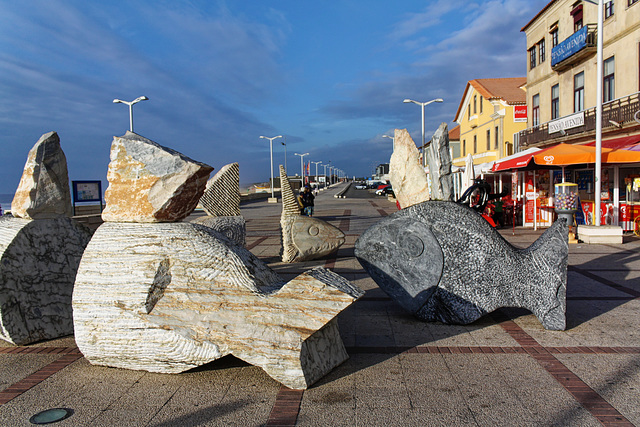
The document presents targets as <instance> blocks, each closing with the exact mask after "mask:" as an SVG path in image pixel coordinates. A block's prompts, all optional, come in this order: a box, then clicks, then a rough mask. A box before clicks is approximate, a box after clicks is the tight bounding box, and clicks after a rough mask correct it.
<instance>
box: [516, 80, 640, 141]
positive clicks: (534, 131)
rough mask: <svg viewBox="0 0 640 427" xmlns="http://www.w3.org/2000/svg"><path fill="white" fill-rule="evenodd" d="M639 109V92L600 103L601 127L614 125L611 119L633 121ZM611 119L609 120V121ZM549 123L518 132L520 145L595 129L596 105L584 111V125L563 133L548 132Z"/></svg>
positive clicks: (622, 122) (622, 121)
mask: <svg viewBox="0 0 640 427" xmlns="http://www.w3.org/2000/svg"><path fill="white" fill-rule="evenodd" d="M638 110H640V92H637V93H634V94H633V95H629V96H625V97H622V98H618V99H615V100H613V101H610V102H607V103H606V104H603V105H602V129H606V128H608V127H609V128H610V127H614V126H616V125H615V124H614V123H611V121H614V122H616V123H618V124H620V125H624V124H625V123H630V122H633V121H634V117H633V116H634V114H635V113H636V112H637V111H638ZM610 120H611V121H610ZM549 123H550V122H546V123H543V124H541V125H538V126H533V127H530V128H527V129H525V130H523V131H520V132H519V133H518V135H519V139H518V141H519V143H520V146H521V147H526V146H531V145H537V144H539V143H541V142H547V143H549V142H553V141H554V140H555V139H557V138H565V137H566V136H571V135H577V134H581V133H584V132H590V131H595V129H596V107H594V108H590V109H588V110H585V111H584V125H582V126H578V127H575V128H571V129H565V130H564V134H562V133H561V132H555V133H552V134H549Z"/></svg>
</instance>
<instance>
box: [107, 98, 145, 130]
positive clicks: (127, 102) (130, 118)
mask: <svg viewBox="0 0 640 427" xmlns="http://www.w3.org/2000/svg"><path fill="white" fill-rule="evenodd" d="M147 99H149V98H147V97H146V96H139V97H138V98H136V99H134V100H133V101H123V100H122V99H114V100H113V103H114V104H126V105H128V106H129V130H130V131H131V132H133V106H134V104H137V103H138V102H140V101H146V100H147Z"/></svg>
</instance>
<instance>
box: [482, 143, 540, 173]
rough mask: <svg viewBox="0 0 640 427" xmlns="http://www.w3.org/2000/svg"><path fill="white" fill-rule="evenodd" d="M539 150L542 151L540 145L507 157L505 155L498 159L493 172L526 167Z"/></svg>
mask: <svg viewBox="0 0 640 427" xmlns="http://www.w3.org/2000/svg"><path fill="white" fill-rule="evenodd" d="M538 151H541V150H540V148H538V147H531V148H527V149H526V150H524V151H520V152H519V153H516V154H512V155H510V156H507V157H503V158H502V159H500V160H496V162H495V163H494V164H493V168H491V170H492V171H493V172H500V171H506V170H509V169H519V168H524V167H526V166H527V165H528V164H529V163H530V162H531V159H533V155H534V154H536V153H537V152H538Z"/></svg>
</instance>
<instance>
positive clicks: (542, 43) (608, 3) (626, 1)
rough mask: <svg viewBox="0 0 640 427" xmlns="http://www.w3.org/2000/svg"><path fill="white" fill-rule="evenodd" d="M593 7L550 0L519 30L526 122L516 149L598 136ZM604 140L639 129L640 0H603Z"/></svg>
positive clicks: (567, 1) (594, 6)
mask: <svg viewBox="0 0 640 427" xmlns="http://www.w3.org/2000/svg"><path fill="white" fill-rule="evenodd" d="M597 17H598V6H597V5H594V4H592V3H590V2H588V1H575V0H554V1H551V2H549V3H548V4H547V6H545V8H544V9H542V10H541V11H540V12H539V13H538V14H537V15H536V16H535V17H534V18H533V19H532V20H531V21H530V22H529V23H527V24H526V25H525V26H524V27H523V28H522V31H523V32H524V33H525V34H526V38H527V84H526V90H527V106H528V115H527V129H526V130H525V131H524V132H521V133H520V134H519V136H518V138H516V139H517V141H516V143H517V144H518V143H519V148H521V149H524V148H528V147H530V146H540V147H544V146H548V145H554V144H557V143H559V142H565V143H584V142H589V140H593V139H594V138H595V106H596V104H597V100H596V92H597V61H596V59H597V55H596V53H597V52H596V49H597V46H596V41H597ZM602 36H603V82H602V84H603V86H602V87H603V102H604V106H603V120H602V126H603V140H604V139H606V138H613V137H623V136H629V135H633V134H637V133H640V129H639V128H640V125H639V124H638V123H637V122H636V121H635V120H634V114H635V113H636V112H637V111H638V110H639V109H640V108H639V102H638V101H639V99H638V93H639V92H640V0H605V2H604V22H603V28H602Z"/></svg>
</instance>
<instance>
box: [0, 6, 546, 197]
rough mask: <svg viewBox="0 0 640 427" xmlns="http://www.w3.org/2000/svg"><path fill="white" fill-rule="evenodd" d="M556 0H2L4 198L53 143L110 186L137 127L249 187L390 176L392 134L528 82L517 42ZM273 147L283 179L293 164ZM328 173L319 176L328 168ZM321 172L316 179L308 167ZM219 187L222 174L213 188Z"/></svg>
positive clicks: (72, 171)
mask: <svg viewBox="0 0 640 427" xmlns="http://www.w3.org/2000/svg"><path fill="white" fill-rule="evenodd" d="M547 2H548V0H485V1H481V0H422V1H417V0H402V1H398V2H390V1H388V0H340V1H322V2H320V1H308V0H272V1H266V0H244V1H237V0H236V1H232V0H227V1H215V0H191V1H187V0H171V1H168V0H153V1H150V0H137V1H125V0H110V1H108V2H105V1H91V0H65V1H57V0H42V1H36V0H23V1H20V2H17V1H13V0H0V147H1V148H0V193H13V192H15V190H16V188H17V186H18V182H19V180H20V176H21V174H22V169H23V167H24V163H25V161H26V158H27V154H28V152H29V150H30V149H31V148H32V147H33V145H34V144H35V143H36V141H37V140H38V139H39V137H40V136H41V135H42V134H44V133H47V132H50V131H56V132H57V133H58V135H59V136H60V142H61V146H62V149H63V150H64V152H65V155H66V157H67V163H68V169H69V179H70V180H102V181H103V190H104V189H106V185H107V181H106V174H107V167H108V164H109V150H110V146H111V142H112V140H113V137H114V136H121V135H124V134H125V132H126V131H127V130H128V129H129V110H128V107H127V106H126V105H124V104H114V103H113V99H115V98H119V99H122V100H126V101H131V100H133V99H135V98H137V97H139V96H143V95H144V96H147V97H148V98H149V100H147V101H142V102H140V103H138V104H136V105H135V106H134V109H133V119H134V131H135V132H136V133H138V134H140V135H142V136H144V137H146V138H149V139H151V140H153V141H155V142H157V143H158V144H160V145H163V146H166V147H169V148H171V149H173V150H176V151H178V152H180V153H182V154H184V155H186V156H188V157H190V158H192V159H194V160H197V161H200V162H204V163H207V164H209V165H211V166H213V167H214V168H215V170H214V173H215V171H217V170H219V169H220V168H221V167H222V166H224V165H226V164H228V163H232V162H238V163H239V164H240V181H241V184H242V185H246V184H249V183H252V182H260V181H262V182H266V181H267V180H268V179H269V176H270V161H269V159H270V147H269V141H268V140H267V139H260V136H261V135H262V136H267V137H273V136H277V135H283V136H284V137H285V138H286V153H287V157H286V164H287V169H288V173H289V175H291V176H293V175H295V174H299V173H300V157H299V156H296V155H295V153H300V154H302V153H309V155H307V156H305V158H304V159H305V162H306V161H308V160H311V161H313V162H317V161H321V162H322V163H321V164H326V163H329V162H331V165H333V166H335V167H337V168H339V169H342V170H343V171H345V173H346V174H347V175H348V176H357V177H362V176H370V175H371V174H372V172H373V170H374V168H375V166H376V165H378V164H380V163H388V161H389V158H390V156H391V151H392V143H391V140H390V139H387V138H383V137H382V135H385V134H387V135H391V136H393V131H394V129H396V128H398V129H405V128H406V129H407V130H409V132H410V133H411V135H412V137H413V139H414V141H416V142H417V143H419V142H420V140H421V108H420V106H418V105H415V104H405V103H403V100H404V99H405V98H410V99H414V100H416V101H421V102H426V101H429V100H432V99H435V98H443V99H444V102H443V103H433V104H430V105H428V106H427V107H426V132H425V133H426V135H427V139H428V138H430V136H431V135H432V134H433V132H435V130H436V129H437V127H438V126H439V125H440V123H443V122H444V123H447V125H448V126H449V128H452V127H454V126H455V125H456V124H455V123H453V122H452V120H453V118H454V116H455V113H456V110H457V108H458V105H459V103H460V99H461V97H462V95H463V91H464V88H465V85H466V83H467V81H469V80H472V79H476V78H497V77H518V76H525V75H526V59H527V55H526V39H525V35H524V33H522V32H521V31H520V29H521V28H522V27H523V26H524V25H525V24H526V23H527V22H529V21H530V20H531V19H532V18H533V17H534V16H535V15H536V13H538V12H539V11H540V10H541V9H542V8H543V7H544V6H545V5H546V4H547ZM281 141H283V139H275V140H274V141H273V158H274V161H273V163H274V171H275V173H276V174H277V170H278V165H279V164H284V163H285V147H284V146H283V145H282V144H281ZM320 170H323V168H322V166H321V169H320ZM312 174H315V166H312ZM212 175H213V174H212Z"/></svg>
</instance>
